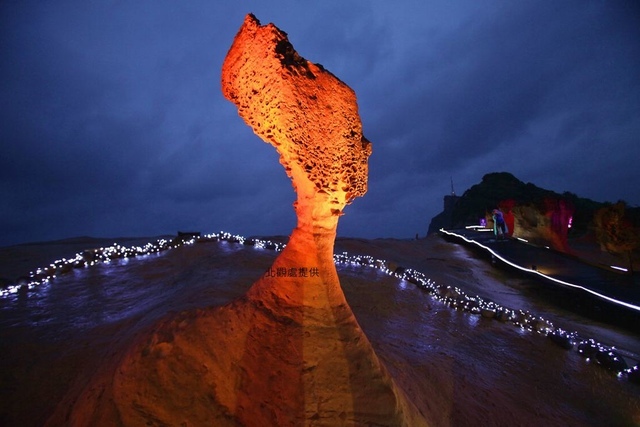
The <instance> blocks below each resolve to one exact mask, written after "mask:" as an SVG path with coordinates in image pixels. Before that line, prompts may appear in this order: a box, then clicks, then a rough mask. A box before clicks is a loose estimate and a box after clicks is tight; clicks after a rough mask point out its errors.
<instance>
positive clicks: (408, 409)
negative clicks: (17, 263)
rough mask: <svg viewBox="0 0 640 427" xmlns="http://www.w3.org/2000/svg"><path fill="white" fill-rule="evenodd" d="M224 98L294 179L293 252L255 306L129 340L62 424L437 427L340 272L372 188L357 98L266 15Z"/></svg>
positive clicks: (252, 22)
mask: <svg viewBox="0 0 640 427" xmlns="http://www.w3.org/2000/svg"><path fill="white" fill-rule="evenodd" d="M222 88H223V92H224V94H225V96H227V97H228V98H229V99H230V100H231V101H232V102H234V103H235V104H236V105H237V106H238V110H239V114H240V116H241V117H242V118H243V119H244V120H245V121H246V122H247V123H248V124H249V125H250V126H251V127H252V128H253V129H254V131H255V132H256V133H257V134H258V135H259V136H261V137H262V138H263V139H264V140H265V141H267V142H269V143H271V144H272V145H273V146H274V147H275V148H276V149H277V150H278V152H279V153H280V162H281V163H282V165H283V166H284V167H285V170H286V172H287V174H288V175H289V176H290V177H291V179H292V183H293V186H294V189H295V190H296V192H297V195H298V199H297V201H296V204H295V209H296V214H297V217H298V224H297V226H296V228H295V229H294V230H293V233H292V234H291V237H290V239H289V243H288V244H287V247H286V248H285V249H284V250H283V251H282V252H281V253H280V255H279V256H278V257H277V259H276V260H275V262H274V264H273V266H272V267H271V268H270V269H268V271H267V272H265V274H264V275H263V277H261V278H259V279H258V280H257V281H256V282H255V283H254V284H253V286H252V287H251V288H250V289H249V291H248V292H247V294H245V295H244V296H243V297H241V298H239V299H238V300H236V301H234V302H232V303H230V304H228V305H225V306H222V307H213V308H208V309H204V310H197V311H194V312H184V313H180V314H178V315H173V316H169V317H168V318H167V319H166V320H165V321H163V322H161V323H160V324H157V325H154V326H152V327H151V328H149V330H148V332H147V333H145V334H141V336H139V337H138V338H137V339H136V340H135V342H133V343H131V344H127V345H126V346H125V349H124V350H122V351H119V352H118V353H117V354H116V355H115V356H114V357H113V359H112V360H111V361H108V362H106V363H105V365H104V367H103V369H101V370H100V371H99V372H98V373H97V374H96V375H95V376H94V378H92V379H91V380H90V381H89V383H88V384H87V385H86V386H85V387H84V388H83V389H82V391H81V392H80V393H79V395H75V396H74V395H70V396H69V397H68V398H67V399H65V401H64V402H62V404H61V405H60V407H59V410H58V411H57V413H56V414H54V416H53V417H52V418H51V419H50V421H49V425H62V424H64V425H78V426H79V425H94V426H101V425H104V426H107V425H127V426H128V425H217V426H227V425H228V426H240V425H242V426H258V425H259V426H299V425H309V426H340V425H358V426H360V425H378V426H404V425H406V426H409V425H410V426H422V425H425V424H426V423H425V421H424V417H423V416H422V415H421V414H419V413H418V411H417V410H416V409H415V405H413V404H412V403H411V402H410V401H409V400H408V399H407V398H406V396H405V394H404V393H403V392H402V390H400V389H399V388H398V387H397V386H396V384H395V383H394V381H393V379H392V378H391V376H390V375H389V374H388V372H387V370H386V368H385V367H384V365H383V364H382V363H381V362H380V360H379V359H378V357H377V356H376V354H375V353H374V351H373V348H372V347H371V344H370V343H369V340H368V339H367V337H366V336H365V335H364V333H363V332H362V330H361V329H360V326H359V325H358V322H357V321H356V319H355V317H354V315H353V313H352V311H351V308H350V307H349V305H348V304H347V301H346V299H345V297H344V294H343V292H342V289H341V287H340V281H339V279H338V274H337V272H336V268H335V264H334V262H333V245H334V241H335V236H336V227H337V224H338V219H339V217H340V215H341V214H342V210H343V208H344V207H345V205H346V204H348V203H349V202H351V201H352V200H353V199H354V198H355V197H357V196H361V195H363V194H364V193H365V192H366V188H367V159H368V157H369V155H370V153H371V148H370V144H369V142H368V141H367V140H366V139H365V138H364V137H363V136H362V129H361V122H360V118H359V116H358V111H357V103H356V98H355V94H354V93H353V91H352V90H351V89H350V88H349V87H348V86H346V85H345V84H344V83H343V82H341V81H340V80H339V79H337V78H336V77H335V76H333V75H332V74H331V73H329V72H328V71H326V70H324V69H323V68H322V67H320V66H318V65H315V64H313V63H311V62H309V61H307V60H305V59H304V58H302V57H301V56H299V55H298V54H297V53H296V52H295V50H294V49H293V47H292V46H291V44H290V43H289V41H288V39H287V36H286V34H285V33H284V32H282V31H280V30H279V29H278V28H276V27H275V26H274V25H272V24H269V25H266V26H262V25H260V23H259V22H258V20H257V19H256V18H255V17H254V16H253V15H248V16H247V17H246V19H245V21H244V24H243V25H242V27H241V29H240V31H239V32H238V34H237V35H236V38H235V40H234V42H233V45H232V46H231V49H230V50H229V53H228V55H227V58H226V60H225V63H224V66H223V73H222ZM211 274H215V271H212V273H211ZM69 408H70V409H69Z"/></svg>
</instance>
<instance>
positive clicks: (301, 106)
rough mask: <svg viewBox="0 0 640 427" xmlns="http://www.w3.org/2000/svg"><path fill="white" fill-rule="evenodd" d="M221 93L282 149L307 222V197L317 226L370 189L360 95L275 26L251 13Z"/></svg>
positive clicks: (233, 50)
mask: <svg viewBox="0 0 640 427" xmlns="http://www.w3.org/2000/svg"><path fill="white" fill-rule="evenodd" d="M222 91H223V93H224V95H225V96H226V97H227V98H228V99H229V100H230V101H232V102H233V103H234V104H235V105H236V106H237V107H238V113H239V114H240V116H241V117H242V118H243V119H244V120H245V122H246V123H247V124H248V125H249V126H251V128H252V129H253V131H254V132H255V133H256V134H257V135H258V136H260V137H261V138H262V139H263V140H265V141H266V142H268V143H270V144H272V145H273V146H274V147H275V148H276V149H277V150H278V153H279V154H280V162H281V163H282V165H283V166H284V168H285V170H286V172H287V174H288V175H289V177H291V178H292V181H293V186H294V188H295V190H296V192H297V193H298V205H297V211H298V216H299V219H308V218H307V216H306V213H305V212H301V211H302V210H304V206H306V205H307V204H309V203H310V201H309V200H307V199H313V200H314V202H313V204H314V207H313V209H314V212H313V216H314V222H315V223H316V225H319V222H321V221H322V218H321V217H322V216H325V217H326V216H327V215H333V216H338V215H340V213H341V211H342V209H343V208H344V206H345V205H346V204H347V203H350V202H351V201H352V200H353V199H354V198H356V197H358V196H362V195H363V194H364V193H365V192H366V191H367V172H368V169H367V160H368V158H369V156H370V154H371V145H370V144H369V141H367V140H366V138H364V136H363V135H362V124H361V121H360V116H359V115H358V105H357V102H356V95H355V93H354V92H353V90H352V89H351V88H349V87H348V86H347V85H346V84H344V83H343V82H342V81H340V80H339V79H338V78H337V77H335V76H334V75H333V74H331V73H330V72H329V71H327V70H325V69H324V68H323V67H322V66H321V65H317V64H314V63H312V62H310V61H307V60H306V59H304V58H303V57H301V56H300V55H299V54H298V53H297V52H296V51H295V50H294V48H293V46H292V45H291V43H290V42H289V40H288V38H287V34H286V33H284V32H283V31H280V30H279V29H278V28H277V27H276V26H275V25H273V24H268V25H264V26H262V25H260V22H259V21H258V20H257V19H256V18H255V17H254V16H253V15H247V17H246V18H245V21H244V24H243V25H242V28H241V30H240V31H239V32H238V34H237V36H236V38H235V40H234V42H233V45H232V46H231V49H230V50H229V53H228V54H227V58H226V60H225V62H224V65H223V68H222ZM327 202H328V203H327ZM301 215H302V216H303V218H300V216H301ZM332 223H333V224H332ZM335 223H336V221H335V220H334V221H329V222H328V223H327V224H328V227H329V228H331V227H332V226H334V225H335Z"/></svg>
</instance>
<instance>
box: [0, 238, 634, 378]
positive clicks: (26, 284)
mask: <svg viewBox="0 0 640 427" xmlns="http://www.w3.org/2000/svg"><path fill="white" fill-rule="evenodd" d="M204 242H228V243H237V244H240V245H245V246H253V247H254V248H257V249H267V250H274V251H282V250H283V249H284V248H285V246H286V245H285V244H283V243H278V242H273V241H270V240H262V239H253V238H245V237H243V236H240V235H234V234H231V233H227V232H222V231H221V232H219V233H213V234H207V235H204V236H188V237H185V236H179V237H176V238H174V239H173V240H171V241H169V240H166V239H159V240H158V241H156V242H154V243H147V244H146V245H144V246H133V247H129V248H127V247H124V246H122V245H119V244H117V243H115V244H114V245H113V246H109V247H101V248H98V249H90V250H85V251H83V252H80V253H77V254H76V255H75V257H73V258H70V259H66V258H62V259H60V260H57V261H55V262H53V263H51V264H50V265H49V266H47V267H43V268H38V269H36V270H34V271H33V272H31V273H30V274H29V276H28V277H22V278H20V279H18V280H17V281H16V284H14V285H11V286H8V287H6V288H4V289H0V297H6V296H8V295H11V294H14V293H17V292H18V291H20V290H31V289H34V288H35V287H37V286H39V285H43V284H47V283H50V282H51V281H53V280H55V279H56V278H57V277H58V276H59V275H62V274H66V273H69V272H71V271H72V270H73V269H74V268H85V267H91V266H94V265H97V264H100V263H109V262H111V261H112V260H117V259H128V258H133V257H137V256H146V255H150V254H155V253H159V252H162V251H165V250H169V249H173V248H178V247H180V246H184V245H193V244H196V243H204ZM494 255H495V254H494ZM333 259H334V262H335V264H336V265H344V266H353V267H359V268H361V267H366V268H374V269H376V270H379V271H381V272H382V273H384V274H387V275H389V276H393V277H395V278H397V279H399V280H401V281H403V282H409V283H412V284H414V285H416V286H418V287H420V288H421V289H422V290H424V291H425V292H427V293H428V294H430V295H431V297H432V298H434V299H436V300H438V301H439V302H441V303H443V304H445V305H447V306H449V307H451V308H453V309H455V310H457V311H463V312H467V313H470V314H471V315H472V316H473V318H475V319H481V318H482V319H486V320H487V321H491V320H496V321H498V322H500V323H511V324H512V325H513V326H515V327H517V328H519V330H520V331H522V332H524V333H527V332H532V333H537V334H540V335H543V336H547V337H548V338H549V339H550V340H551V341H552V342H553V343H555V344H556V345H558V346H560V347H561V348H563V349H566V350H571V349H573V348H574V347H575V346H576V345H577V353H578V354H579V355H580V356H582V357H584V358H585V359H586V360H587V361H592V360H593V361H595V363H596V364H597V365H599V366H602V367H604V368H605V369H608V370H610V371H613V372H616V373H617V375H618V377H625V378H627V379H628V380H629V381H631V382H636V383H640V368H639V367H638V366H634V367H632V368H628V366H627V363H626V362H625V360H624V358H623V357H622V356H621V355H620V352H619V351H618V350H617V349H616V348H615V347H608V346H606V345H603V344H600V343H598V342H596V341H595V340H593V339H584V338H581V337H579V336H578V334H577V332H567V331H565V330H563V329H562V328H559V327H556V326H554V324H553V323H552V322H551V321H550V320H547V319H544V318H543V317H538V316H535V315H534V314H532V313H530V312H529V311H524V310H516V309H511V308H508V307H504V306H502V305H500V304H498V303H496V302H494V301H490V300H488V299H485V298H482V297H479V296H472V295H467V294H466V293H465V292H464V291H463V290H461V289H460V288H458V287H452V286H446V285H439V284H436V282H434V281H432V280H431V279H430V278H428V277H426V275H425V274H424V273H422V272H419V271H417V270H413V269H411V268H405V267H402V266H399V265H397V264H395V263H393V262H390V261H387V260H382V259H377V258H374V257H372V256H369V255H349V254H348V253H347V252H342V253H341V254H334V255H333ZM525 270H528V269H525ZM528 271H533V270H528ZM477 321H478V320H474V322H477Z"/></svg>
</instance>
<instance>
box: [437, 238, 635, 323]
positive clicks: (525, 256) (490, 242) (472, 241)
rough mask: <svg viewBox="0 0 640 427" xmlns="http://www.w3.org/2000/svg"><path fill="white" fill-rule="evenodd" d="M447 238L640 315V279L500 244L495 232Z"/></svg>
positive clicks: (551, 253) (526, 247)
mask: <svg viewBox="0 0 640 427" xmlns="http://www.w3.org/2000/svg"><path fill="white" fill-rule="evenodd" d="M440 233H441V234H442V235H443V236H444V237H445V238H447V239H449V240H451V241H455V242H459V243H463V244H466V245H471V246H474V247H477V248H480V249H482V250H483V251H485V252H486V253H487V254H488V255H489V256H491V259H492V261H493V262H496V263H501V264H504V265H507V266H509V267H511V268H514V269H517V270H519V271H521V272H523V273H525V274H529V275H531V276H533V277H535V278H537V279H541V280H543V281H545V282H547V283H551V284H553V285H556V286H559V287H561V288H565V289H569V290H573V291H576V292H579V293H581V294H582V295H589V296H591V297H595V298H597V299H598V300H600V301H606V302H608V303H610V304H614V305H615V306H618V307H624V308H625V309H628V310H630V311H631V312H635V313H636V314H639V315H640V276H639V275H638V274H635V275H634V276H633V277H632V276H630V275H628V274H625V273H622V272H617V271H616V270H615V269H613V268H601V267H598V266H595V265H592V264H588V263H586V262H584V261H581V260H579V259H577V258H574V257H571V256H569V255H565V254H562V253H560V252H557V251H554V250H550V249H547V248H543V247H538V246H534V245H530V244H528V243H525V242H522V241H520V240H518V239H515V238H511V239H508V240H505V241H497V240H496V239H495V236H494V234H493V232H488V231H479V230H476V229H456V230H444V229H441V230H440Z"/></svg>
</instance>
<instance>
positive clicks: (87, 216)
mask: <svg viewBox="0 0 640 427" xmlns="http://www.w3.org/2000/svg"><path fill="white" fill-rule="evenodd" d="M220 4H222V5H220ZM248 12H253V13H254V14H255V15H256V16H257V17H258V18H259V19H260V20H261V21H262V22H263V23H267V22H273V23H275V24H276V25H277V26H278V27H279V28H281V29H282V30H284V31H286V32H287V33H288V34H289V38H290V41H291V42H292V43H293V45H294V47H295V48H296V49H297V50H298V52H299V53H300V54H301V55H302V56H304V57H305V58H307V59H308V60H310V61H312V62H316V63H321V64H322V65H323V66H324V67H325V68H327V69H329V70H330V71H331V72H333V73H334V74H335V75H337V76H338V77H339V78H340V79H341V80H343V81H344V82H346V83H347V84H348V85H349V86H351V87H352V88H353V89H354V90H355V92H356V94H357V96H358V103H359V107H360V114H361V117H362V121H363V126H364V132H365V135H366V136H367V138H368V139H369V140H371V141H372V143H373V155H372V157H371V159H370V173H369V192H368V193H367V195H365V197H364V198H360V199H357V200H356V201H355V202H354V203H353V204H352V205H350V206H348V207H347V209H346V211H345V212H346V215H345V216H344V217H342V219H341V222H340V225H339V230H338V231H339V234H340V235H344V236H360V237H399V238H406V237H413V236H415V234H416V233H420V234H424V233H425V232H426V229H427V227H428V224H429V220H430V219H431V217H433V216H434V215H436V214H437V213H438V212H440V211H441V209H442V197H443V196H444V195H445V194H448V193H449V192H450V178H451V177H453V180H454V183H455V189H456V192H457V193H458V194H461V193H463V192H464V190H466V189H467V188H469V187H470V186H472V185H474V184H476V183H478V182H479V181H480V180H481V178H482V176H483V175H484V174H486V173H488V172H494V171H508V172H511V173H513V174H514V175H515V176H516V177H518V178H519V179H521V180H523V181H525V182H532V183H534V184H536V185H538V186H541V187H544V188H548V189H551V190H555V191H558V192H564V191H570V192H573V193H576V194H578V195H580V196H583V197H589V198H592V199H594V200H598V201H617V200H619V199H623V200H626V201H627V202H629V203H630V204H631V205H638V204H640V185H639V184H640V171H639V170H640V169H639V168H638V161H639V160H640V77H639V76H640V3H638V2H636V1H629V2H615V1H607V2H604V1H576V2H571V1H562V2H535V1H531V2H512V1H507V0H505V1H492V2H477V1H448V0H446V1H445V0H443V1H429V2H425V1H423V0H415V1H407V0H400V1H394V2H391V1H384V2H382V1H375V0H374V1H371V0H354V1H343V0H330V1H322V2H311V1H305V0H295V1H293V0H290V1H242V2H212V1H204V0H203V1H189V2H179V1H174V0H172V1H163V0H154V1H101V2H98V1H28V0H19V1H11V0H8V1H3V2H1V3H0V52H1V53H2V61H0V144H2V145H1V147H2V155H1V157H0V177H1V180H0V195H1V197H2V204H1V205H0V224H1V225H0V245H9V244H14V243H22V242H29V241H42V240H49V239H57V238H65V237H71V236H78V235H91V236H108V237H118V236H154V235H159V234H173V233H175V232H176V231H177V230H199V231H203V232H213V231H218V230H221V229H223V230H226V231H230V232H234V233H239V234H244V235H252V234H259V235H269V234H288V233H289V232H290V231H291V229H292V228H293V227H294V226H295V216H294V213H293V209H292V206H291V203H292V202H293V200H294V198H295V196H294V193H293V189H292V187H291V184H290V181H289V180H288V178H287V177H286V176H285V173H284V170H283V169H282V167H281V166H280V164H279V163H278V156H277V154H276V152H275V150H274V149H273V148H272V147H271V146H269V145H267V144H265V143H264V142H262V141H261V140H260V139H259V138H258V137H256V136H255V135H253V133H252V132H251V131H250V129H249V128H248V127H247V126H246V125H245V124H244V122H243V121H242V120H241V119H240V118H239V117H238V115H237V111H236V109H235V107H234V106H233V105H232V104H231V103H229V102H228V101H226V100H225V99H224V98H223V97H222V94H221V91H220V69H221V65H222V61H223V59H224V57H225V55H226V53H227V50H228V49H229V47H230V46H231V43H232V40H233V37H234V36H235V34H236V32H237V30H238V29H239V27H240V25H241V24H242V21H243V18H244V15H245V14H246V13H248Z"/></svg>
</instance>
